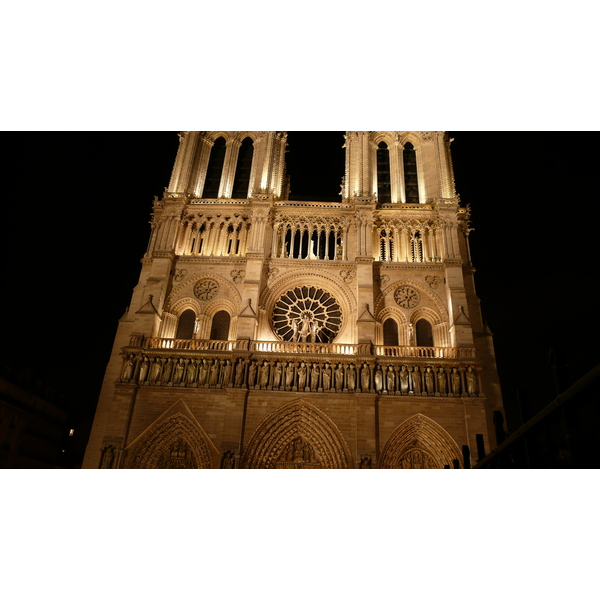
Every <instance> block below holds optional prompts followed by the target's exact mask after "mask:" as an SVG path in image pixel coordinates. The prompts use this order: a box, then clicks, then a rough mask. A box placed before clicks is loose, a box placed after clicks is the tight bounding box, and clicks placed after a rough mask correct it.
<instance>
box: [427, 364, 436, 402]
mask: <svg viewBox="0 0 600 600" xmlns="http://www.w3.org/2000/svg"><path fill="white" fill-rule="evenodd" d="M425 389H426V390H427V393H428V394H429V395H430V396H432V395H433V394H435V386H434V382H433V373H432V372H431V367H427V370H426V371H425Z"/></svg>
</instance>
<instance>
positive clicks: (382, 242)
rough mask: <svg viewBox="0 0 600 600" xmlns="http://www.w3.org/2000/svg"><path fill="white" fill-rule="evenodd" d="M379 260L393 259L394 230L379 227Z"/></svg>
mask: <svg viewBox="0 0 600 600" xmlns="http://www.w3.org/2000/svg"><path fill="white" fill-rule="evenodd" d="M379 260H387V261H390V260H395V242H394V232H393V231H392V230H391V229H381V231H380V233H379Z"/></svg>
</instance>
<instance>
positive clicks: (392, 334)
mask: <svg viewBox="0 0 600 600" xmlns="http://www.w3.org/2000/svg"><path fill="white" fill-rule="evenodd" d="M383 345H384V346H398V345H399V344H398V323H396V321H394V319H386V320H385V321H384V322H383Z"/></svg>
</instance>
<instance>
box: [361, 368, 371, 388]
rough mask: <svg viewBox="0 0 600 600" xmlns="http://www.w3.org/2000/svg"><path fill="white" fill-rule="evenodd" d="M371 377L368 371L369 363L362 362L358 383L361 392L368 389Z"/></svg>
mask: <svg viewBox="0 0 600 600" xmlns="http://www.w3.org/2000/svg"><path fill="white" fill-rule="evenodd" d="M370 379H371V373H370V372H369V365H368V364H367V363H363V368H362V369H361V371H360V385H361V387H362V391H363V392H368V391H369V383H370Z"/></svg>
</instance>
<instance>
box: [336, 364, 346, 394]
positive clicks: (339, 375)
mask: <svg viewBox="0 0 600 600" xmlns="http://www.w3.org/2000/svg"><path fill="white" fill-rule="evenodd" d="M343 387H344V369H343V367H342V365H341V364H340V363H338V366H337V367H336V369H335V389H336V390H341V389H343Z"/></svg>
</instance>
